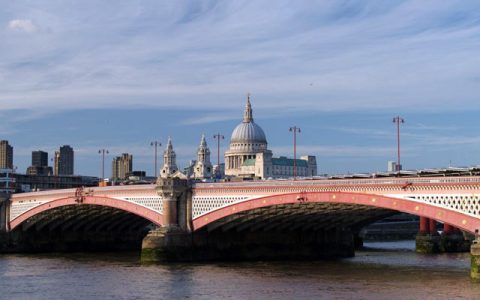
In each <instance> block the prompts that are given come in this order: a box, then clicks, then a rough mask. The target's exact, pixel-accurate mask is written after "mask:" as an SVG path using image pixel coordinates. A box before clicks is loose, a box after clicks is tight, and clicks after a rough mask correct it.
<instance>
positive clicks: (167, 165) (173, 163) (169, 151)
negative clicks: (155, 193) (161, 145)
mask: <svg viewBox="0 0 480 300" xmlns="http://www.w3.org/2000/svg"><path fill="white" fill-rule="evenodd" d="M177 171H178V167H177V155H176V154H175V151H173V145H172V139H171V138H170V137H168V142H167V147H166V148H165V151H164V152H163V167H162V170H161V171H160V177H163V178H166V177H168V176H170V175H172V174H174V173H175V172H177Z"/></svg>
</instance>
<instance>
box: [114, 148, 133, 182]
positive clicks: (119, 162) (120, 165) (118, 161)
mask: <svg viewBox="0 0 480 300" xmlns="http://www.w3.org/2000/svg"><path fill="white" fill-rule="evenodd" d="M132 166H133V156H132V155H131V154H128V153H123V154H122V155H120V156H117V157H115V158H114V159H113V161H112V180H125V179H127V175H128V174H129V173H131V172H132V170H133V168H132Z"/></svg>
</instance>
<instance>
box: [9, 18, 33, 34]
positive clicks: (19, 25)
mask: <svg viewBox="0 0 480 300" xmlns="http://www.w3.org/2000/svg"><path fill="white" fill-rule="evenodd" d="M8 29H11V30H16V31H23V32H27V33H33V32H35V31H37V27H36V26H35V25H34V24H33V22H32V21H31V20H28V19H15V20H11V21H10V22H8Z"/></svg>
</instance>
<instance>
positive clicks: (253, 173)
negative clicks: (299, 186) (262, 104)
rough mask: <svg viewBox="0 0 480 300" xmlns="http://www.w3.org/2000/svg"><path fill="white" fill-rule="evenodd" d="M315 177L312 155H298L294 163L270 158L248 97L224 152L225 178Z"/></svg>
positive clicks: (287, 159) (291, 160) (314, 164)
mask: <svg viewBox="0 0 480 300" xmlns="http://www.w3.org/2000/svg"><path fill="white" fill-rule="evenodd" d="M294 167H296V175H297V176H304V177H311V176H316V175H317V161H316V158H315V156H311V155H308V156H302V157H301V158H300V159H297V160H296V161H294V160H293V159H290V158H286V157H279V158H274V157H273V153H272V151H271V150H268V143H267V138H266V136H265V133H264V132H263V129H262V128H261V127H260V126H259V125H258V124H256V123H255V122H254V120H253V111H252V105H251V103H250V96H248V97H247V104H246V106H245V112H244V115H243V121H242V123H240V124H239V125H238V126H237V127H236V128H235V129H234V130H233V132H232V136H231V139H230V148H229V149H228V150H227V151H225V177H243V178H259V179H267V178H288V177H292V176H293V175H294Z"/></svg>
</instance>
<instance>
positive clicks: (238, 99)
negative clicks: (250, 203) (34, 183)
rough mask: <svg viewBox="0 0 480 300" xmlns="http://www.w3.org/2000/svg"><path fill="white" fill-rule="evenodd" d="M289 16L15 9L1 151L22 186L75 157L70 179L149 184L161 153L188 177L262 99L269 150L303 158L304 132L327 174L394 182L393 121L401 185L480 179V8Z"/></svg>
mask: <svg viewBox="0 0 480 300" xmlns="http://www.w3.org/2000/svg"><path fill="white" fill-rule="evenodd" d="M289 3H290V4H291V2H289V1H279V2H277V3H276V4H275V5H272V4H271V3H270V2H267V1H264V2H263V1H256V2H253V3H252V2H243V1H229V2H227V3H224V2H217V1H203V2H198V3H190V2H188V1H184V2H175V3H168V2H163V3H157V2H156V1H129V2H118V1H115V2H113V1H104V2H102V3H96V2H88V1H86V2H82V3H68V2H51V1H36V2H34V3H27V2H23V1H16V2H4V3H2V7H5V9H4V10H2V11H1V12H0V38H1V39H2V41H4V43H3V45H2V46H0V57H1V59H0V139H6V140H9V141H10V144H12V145H13V146H14V151H15V154H14V155H15V156H14V164H15V165H17V166H18V168H19V171H22V172H23V171H24V170H25V169H26V168H27V167H28V165H29V160H30V155H31V151H34V150H44V151H48V152H49V155H50V156H52V154H53V151H54V150H56V149H58V147H59V146H60V145H64V144H69V145H71V146H72V147H73V148H74V150H75V156H76V158H75V163H76V172H75V173H78V174H85V175H99V173H100V164H101V157H99V155H98V150H99V149H102V148H106V149H109V151H110V156H109V157H108V159H107V162H108V164H106V169H107V174H109V171H108V170H109V169H110V168H108V166H109V165H110V162H111V160H112V159H113V157H115V156H117V155H120V154H121V153H123V152H127V153H131V154H133V157H134V169H135V170H145V171H147V173H148V174H153V167H152V166H153V148H152V147H150V142H151V141H154V140H159V141H161V142H162V144H163V145H165V143H166V140H167V137H168V136H172V139H173V145H174V148H175V151H176V152H177V155H178V162H179V166H184V165H186V163H187V161H188V160H190V159H194V158H195V153H196V149H197V147H198V143H199V142H200V137H201V134H202V133H205V134H206V137H207V142H208V144H209V146H210V148H211V151H212V157H216V147H215V145H216V143H215V141H214V140H213V135H214V134H216V133H217V132H220V133H221V134H223V135H224V136H225V140H224V141H222V153H223V151H225V149H226V147H227V145H228V142H229V140H230V134H231V131H232V130H233V128H234V127H235V126H236V124H237V123H238V122H240V121H241V117H242V110H243V106H244V100H245V95H246V93H247V92H251V93H252V104H253V109H254V115H255V121H256V122H257V123H258V124H259V125H261V126H262V128H263V129H264V130H265V133H266V135H267V139H268V142H269V148H270V149H272V150H273V152H274V154H275V155H276V156H279V155H287V156H289V157H292V156H293V145H292V139H293V137H292V136H291V134H290V133H289V132H288V128H289V127H291V126H299V127H300V128H302V133H301V134H300V135H299V136H298V148H297V149H298V154H299V155H303V154H312V155H316V156H317V161H318V170H319V174H322V173H329V174H335V173H346V172H352V173H356V172H370V171H372V172H373V171H383V170H385V169H386V165H387V161H388V160H396V136H395V133H396V130H395V127H394V124H392V123H391V119H392V118H393V117H394V116H397V115H400V116H401V117H403V118H404V119H405V121H406V123H405V124H402V128H401V136H402V163H403V165H404V168H405V169H416V168H428V167H445V166H448V165H449V164H450V161H451V164H452V165H456V166H463V165H478V164H480V155H479V153H480V135H479V134H478V132H480V130H479V129H480V128H479V127H480V125H478V122H476V119H477V118H476V116H477V115H478V112H480V102H479V101H478V83H479V81H480V71H479V70H480V58H478V55H477V54H478V53H479V50H480V38H479V37H480V27H479V23H480V13H479V12H480V4H479V3H478V2H475V1H444V2H441V3H439V2H438V1H424V2H422V3H421V4H418V3H417V2H416V1H399V2H395V3H383V2H377V1H362V2H356V1H346V2H324V1H322V2H314V1H312V2H303V3H295V5H289ZM272 108H273V109H272ZM163 147H164V146H162V147H160V148H159V149H161V150H162V151H163ZM162 151H159V162H160V164H161V161H162V160H161V155H162ZM214 163H216V160H214Z"/></svg>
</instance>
